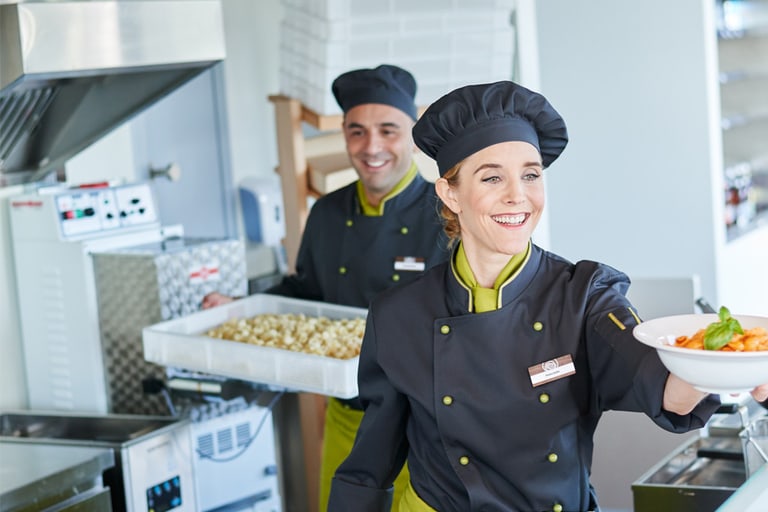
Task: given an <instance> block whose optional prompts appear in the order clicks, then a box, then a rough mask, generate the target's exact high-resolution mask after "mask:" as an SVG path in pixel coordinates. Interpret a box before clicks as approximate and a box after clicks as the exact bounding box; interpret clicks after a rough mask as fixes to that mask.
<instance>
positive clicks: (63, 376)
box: [10, 183, 247, 414]
mask: <svg viewBox="0 0 768 512" xmlns="http://www.w3.org/2000/svg"><path fill="white" fill-rule="evenodd" d="M10 221H11V231H12V233H11V234H12V241H13V251H14V260H15V266H16V279H17V288H18V303H19V312H20V320H21V330H22V338H23V347H24V355H25V358H24V359H25V370H26V378H27V387H28V394H29V406H30V408H32V409H61V410H76V411H87V412H100V413H105V412H113V413H133V414H167V413H168V408H167V406H166V405H165V404H164V403H162V402H158V401H156V400H155V401H153V399H152V397H146V396H144V395H143V392H142V380H143V379H145V378H151V377H162V373H163V369H161V368H159V367H157V366H149V364H148V363H146V362H145V361H144V358H143V355H142V348H141V328H142V327H143V326H145V325H149V324H151V323H154V322H157V321H159V320H163V319H170V318H175V317H177V316H180V315H183V314H186V313H188V312H191V311H194V310H196V309H198V308H199V304H200V302H201V300H202V298H203V296H204V295H205V293H208V292H210V291H213V290H219V291H222V292H224V293H230V294H233V295H238V294H239V295H242V294H244V293H245V291H246V286H247V283H246V279H245V268H244V260H243V254H242V252H243V248H242V244H241V242H240V241H238V240H203V239H198V240H188V239H184V238H183V237H181V236H180V235H181V234H182V233H181V229H180V228H179V227H175V226H170V227H161V226H160V224H159V221H158V217H157V212H156V206H155V201H154V197H153V194H152V190H151V189H150V187H149V185H148V184H146V183H137V184H130V185H119V186H102V187H95V188H92V187H87V188H75V189H69V188H52V189H50V190H48V189H39V190H38V191H36V192H33V193H29V194H24V195H21V196H16V197H14V198H12V199H11V201H10Z"/></svg>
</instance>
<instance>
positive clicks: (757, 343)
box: [675, 327, 768, 352]
mask: <svg viewBox="0 0 768 512" xmlns="http://www.w3.org/2000/svg"><path fill="white" fill-rule="evenodd" d="M705 331H706V329H700V330H699V331H697V332H696V334H694V335H693V336H678V337H677V338H676V339H675V346H676V347H681V348H693V349H699V350H704V332H705ZM718 350H719V351H720V352H754V351H758V350H768V331H766V330H765V328H764V327H754V328H752V329H744V334H738V333H735V334H734V335H733V337H732V338H731V341H729V342H728V343H726V344H725V345H723V346H722V347H721V348H719V349H718Z"/></svg>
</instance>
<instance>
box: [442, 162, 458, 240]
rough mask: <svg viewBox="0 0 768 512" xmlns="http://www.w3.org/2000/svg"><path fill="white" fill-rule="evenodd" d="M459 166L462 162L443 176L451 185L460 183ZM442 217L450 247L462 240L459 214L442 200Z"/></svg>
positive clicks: (454, 185)
mask: <svg viewBox="0 0 768 512" xmlns="http://www.w3.org/2000/svg"><path fill="white" fill-rule="evenodd" d="M459 167H461V162H459V163H458V164H456V165H454V166H453V167H451V168H450V169H448V170H447V171H446V172H445V174H443V176H442V178H443V179H445V180H446V181H447V182H448V185H450V186H451V187H456V186H458V184H459ZM440 217H441V218H442V219H443V231H445V234H446V235H447V236H448V248H449V249H450V248H451V247H453V246H454V244H455V243H456V242H458V241H459V240H461V225H460V224H459V216H458V215H457V214H456V213H454V212H453V210H451V209H450V208H448V206H447V205H446V204H445V203H443V202H442V200H441V201H440Z"/></svg>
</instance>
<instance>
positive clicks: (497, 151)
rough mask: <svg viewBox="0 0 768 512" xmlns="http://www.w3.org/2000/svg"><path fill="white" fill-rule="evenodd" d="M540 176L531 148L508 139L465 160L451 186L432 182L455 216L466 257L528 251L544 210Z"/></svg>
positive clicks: (537, 158) (537, 156)
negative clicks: (454, 184) (455, 180)
mask: <svg viewBox="0 0 768 512" xmlns="http://www.w3.org/2000/svg"><path fill="white" fill-rule="evenodd" d="M542 173H543V167H542V164H541V155H540V154H539V151H538V150H537V149H536V147H534V146H533V145H531V144H529V143H527V142H519V141H513V142H502V143H499V144H494V145H492V146H488V147H487V148H484V149H482V150H480V151H478V152H477V153H474V154H473V155H471V156H469V157H467V158H466V159H465V160H464V161H463V162H462V163H461V165H460V168H459V175H458V178H459V179H458V184H457V185H456V186H451V185H450V184H448V182H447V181H446V180H445V179H444V178H440V179H439V180H438V181H437V183H436V185H437V192H438V195H440V198H441V199H442V201H443V202H444V203H445V204H446V205H447V206H448V207H449V208H450V209H451V210H452V211H453V212H454V213H455V214H456V215H457V216H458V218H459V224H460V226H461V240H462V244H463V245H464V250H465V251H466V252H467V254H468V255H469V254H473V255H475V257H477V258H483V259H491V260H493V259H500V260H504V261H506V260H508V259H509V257H511V256H513V255H515V254H518V253H520V252H523V251H524V250H525V249H526V248H527V246H528V241H529V240H530V238H531V235H532V234H533V230H534V229H535V228H536V225H537V224H538V223H539V219H540V218H541V214H542V211H543V209H544V180H543V177H542ZM471 259H474V258H471Z"/></svg>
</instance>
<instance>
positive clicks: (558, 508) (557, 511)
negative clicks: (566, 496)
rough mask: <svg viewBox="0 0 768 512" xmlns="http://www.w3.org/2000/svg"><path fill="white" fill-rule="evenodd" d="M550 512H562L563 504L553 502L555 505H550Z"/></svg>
mask: <svg viewBox="0 0 768 512" xmlns="http://www.w3.org/2000/svg"><path fill="white" fill-rule="evenodd" d="M552 512H563V506H562V505H561V504H559V503H555V506H554V507H552Z"/></svg>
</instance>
